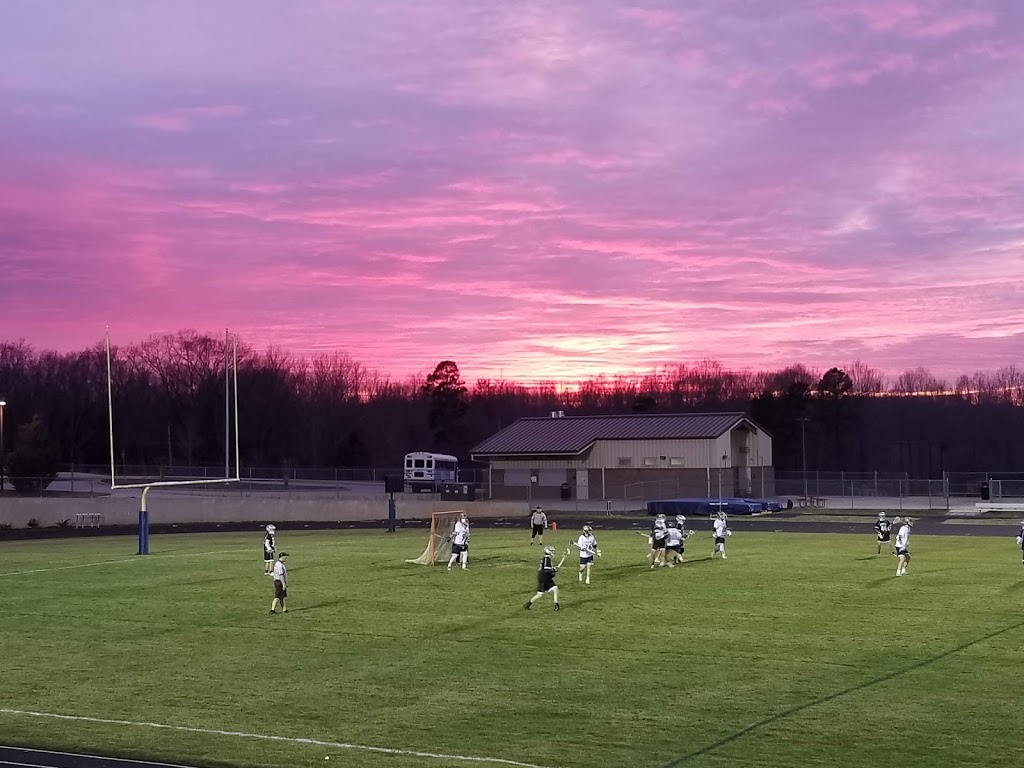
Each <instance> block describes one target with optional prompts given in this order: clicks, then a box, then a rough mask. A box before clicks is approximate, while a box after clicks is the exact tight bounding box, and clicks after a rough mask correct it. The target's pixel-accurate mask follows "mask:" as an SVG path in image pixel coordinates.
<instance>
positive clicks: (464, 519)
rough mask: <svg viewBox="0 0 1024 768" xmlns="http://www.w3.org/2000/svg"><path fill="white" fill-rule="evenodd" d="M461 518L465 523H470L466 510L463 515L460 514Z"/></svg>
mask: <svg viewBox="0 0 1024 768" xmlns="http://www.w3.org/2000/svg"><path fill="white" fill-rule="evenodd" d="M459 520H461V521H462V522H464V523H468V522H469V515H467V514H466V513H465V512H463V513H462V514H461V515H459Z"/></svg>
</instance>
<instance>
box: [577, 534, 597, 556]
mask: <svg viewBox="0 0 1024 768" xmlns="http://www.w3.org/2000/svg"><path fill="white" fill-rule="evenodd" d="M576 546H577V547H578V548H579V550H580V559H582V558H584V557H593V556H594V553H595V552H596V551H597V539H595V538H594V537H593V536H592V535H591V534H589V533H584V534H582V535H581V536H580V537H579V538H578V539H576Z"/></svg>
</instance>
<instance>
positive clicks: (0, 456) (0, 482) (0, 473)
mask: <svg viewBox="0 0 1024 768" xmlns="http://www.w3.org/2000/svg"><path fill="white" fill-rule="evenodd" d="M6 405H7V401H6V400H0V491H2V490H3V489H4V471H5V469H6V467H5V466H4V457H5V454H4V407H5V406H6Z"/></svg>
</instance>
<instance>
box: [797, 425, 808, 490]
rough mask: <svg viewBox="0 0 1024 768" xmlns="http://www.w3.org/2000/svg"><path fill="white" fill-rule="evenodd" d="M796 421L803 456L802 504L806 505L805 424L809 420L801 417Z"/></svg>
mask: <svg viewBox="0 0 1024 768" xmlns="http://www.w3.org/2000/svg"><path fill="white" fill-rule="evenodd" d="M797 421H799V422H800V453H801V455H802V456H803V467H804V503H807V422H808V421H810V419H808V418H807V417H806V416H801V417H800V418H799V419H797Z"/></svg>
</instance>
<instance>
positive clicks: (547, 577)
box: [537, 555, 556, 592]
mask: <svg viewBox="0 0 1024 768" xmlns="http://www.w3.org/2000/svg"><path fill="white" fill-rule="evenodd" d="M555 572H556V569H555V565H554V563H552V562H551V556H550V555H544V559H543V560H541V561H540V567H539V568H538V569H537V591H538V592H547V591H548V590H549V589H551V587H553V586H554V585H555Z"/></svg>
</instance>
